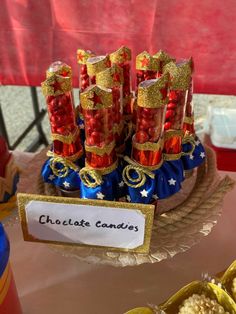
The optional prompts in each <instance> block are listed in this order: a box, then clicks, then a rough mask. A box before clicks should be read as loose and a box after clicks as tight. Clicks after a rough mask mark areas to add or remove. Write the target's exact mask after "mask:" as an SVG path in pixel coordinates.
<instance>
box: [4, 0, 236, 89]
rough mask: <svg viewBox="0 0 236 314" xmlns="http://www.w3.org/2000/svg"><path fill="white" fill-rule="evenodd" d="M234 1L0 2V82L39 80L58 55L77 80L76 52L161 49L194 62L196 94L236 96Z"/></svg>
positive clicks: (26, 83) (8, 0)
mask: <svg viewBox="0 0 236 314" xmlns="http://www.w3.org/2000/svg"><path fill="white" fill-rule="evenodd" d="M235 32H236V1H235V0H227V1H222V0H207V1H199V0H191V1H186V0H178V1H177V0H165V1H162V0H145V1H143V0H135V1H131V0H126V1H124V0H123V1H121V0H106V1H104V0H77V1H75V0H67V1H63V0H40V1H32V0H15V1H12V0H1V10H0V68H1V71H0V84H3V85H39V84H40V83H41V82H42V81H43V80H44V78H45V70H46V69H47V68H48V66H49V64H50V63H51V62H53V61H56V60H58V59H61V60H62V61H65V62H66V63H68V64H70V65H71V66H72V68H73V72H74V75H75V77H74V83H75V84H78V77H77V72H78V67H77V64H76V50H77V49H78V48H83V49H91V50H93V51H94V52H95V53H97V54H104V53H110V52H112V51H114V50H116V49H118V47H119V46H121V45H127V46H129V47H130V48H132V51H133V55H134V57H133V64H134V63H135V55H136V54H138V53H140V52H142V51H144V50H148V51H150V53H156V52H157V51H158V50H159V49H163V50H166V51H167V52H168V53H170V54H171V55H173V56H175V57H176V58H188V57H190V56H191V55H192V56H193V57H194V60H195V81H194V87H195V91H196V92H203V93H211V94H233V95H235V92H236V89H235V80H236V53H235V51H236V36H235Z"/></svg>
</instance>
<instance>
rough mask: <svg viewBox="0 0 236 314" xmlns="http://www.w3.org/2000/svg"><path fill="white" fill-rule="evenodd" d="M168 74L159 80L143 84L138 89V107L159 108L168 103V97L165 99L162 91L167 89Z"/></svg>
mask: <svg viewBox="0 0 236 314" xmlns="http://www.w3.org/2000/svg"><path fill="white" fill-rule="evenodd" d="M168 81H169V75H168V73H165V74H163V75H162V76H161V77H160V78H159V79H154V80H148V81H144V82H141V83H140V84H139V87H138V100H137V102H138V106H140V107H145V108H159V107H162V106H163V105H165V104H167V103H168V97H166V98H165V99H163V96H162V93H161V91H160V90H161V89H164V88H167V84H168Z"/></svg>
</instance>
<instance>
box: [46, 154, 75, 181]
mask: <svg viewBox="0 0 236 314" xmlns="http://www.w3.org/2000/svg"><path fill="white" fill-rule="evenodd" d="M57 164H62V165H63V168H61V169H57V167H56V165H57ZM50 168H51V169H52V172H53V174H54V175H55V176H57V177H60V178H65V177H66V176H67V175H68V173H69V170H70V169H73V170H74V171H77V172H79V170H80V169H79V168H78V167H77V166H76V165H75V164H74V163H73V162H71V161H70V160H67V159H65V158H61V157H54V158H51V159H50Z"/></svg>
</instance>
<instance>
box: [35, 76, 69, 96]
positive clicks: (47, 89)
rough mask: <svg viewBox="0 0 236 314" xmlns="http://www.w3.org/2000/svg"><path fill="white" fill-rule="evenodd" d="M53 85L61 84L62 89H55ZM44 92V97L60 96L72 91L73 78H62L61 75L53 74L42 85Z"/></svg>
mask: <svg viewBox="0 0 236 314" xmlns="http://www.w3.org/2000/svg"><path fill="white" fill-rule="evenodd" d="M53 84H59V85H60V89H56V90H55V89H54V87H53ZM41 86H42V92H43V95H44V96H59V95H63V94H64V93H66V92H70V91H71V90H72V85H71V78H70V77H62V76H60V75H56V74H52V75H51V76H50V77H48V78H47V79H46V80H45V81H44V82H42V83H41Z"/></svg>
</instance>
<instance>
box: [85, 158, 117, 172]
mask: <svg viewBox="0 0 236 314" xmlns="http://www.w3.org/2000/svg"><path fill="white" fill-rule="evenodd" d="M117 166H118V161H117V160H116V161H115V162H114V163H113V164H112V165H110V166H108V167H105V168H93V167H91V166H90V165H89V163H88V162H87V161H86V160H85V167H86V168H88V169H93V170H96V171H98V172H99V173H100V174H101V175H106V174H109V173H111V172H112V171H114V170H115V169H116V168H117Z"/></svg>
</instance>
